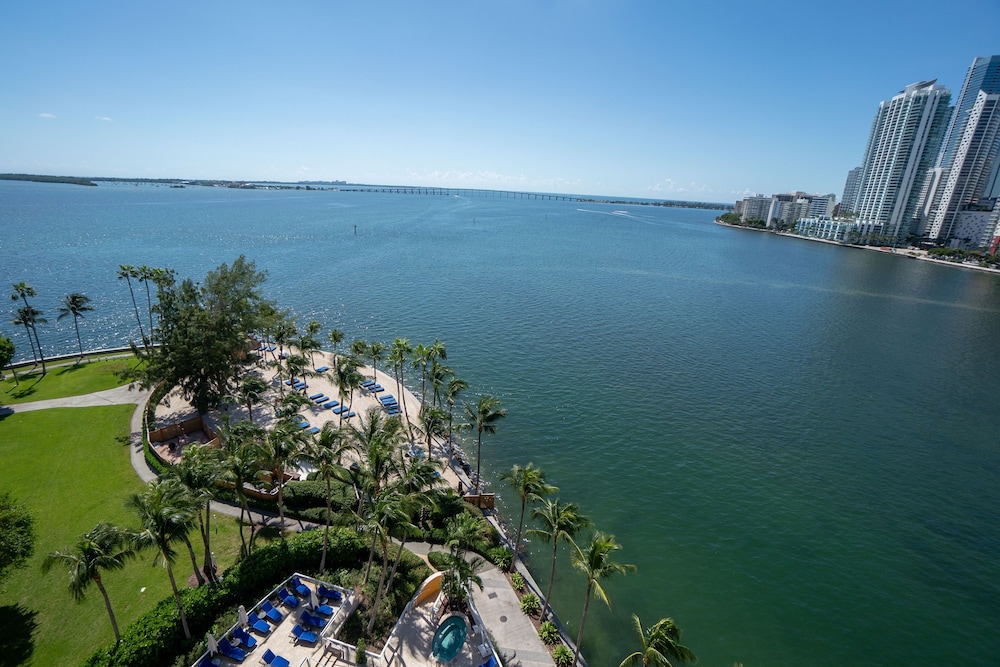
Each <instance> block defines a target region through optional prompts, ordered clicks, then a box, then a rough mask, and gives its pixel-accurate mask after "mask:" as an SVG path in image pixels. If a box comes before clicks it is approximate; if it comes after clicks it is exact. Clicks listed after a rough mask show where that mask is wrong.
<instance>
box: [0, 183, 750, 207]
mask: <svg viewBox="0 0 1000 667" xmlns="http://www.w3.org/2000/svg"><path fill="white" fill-rule="evenodd" d="M0 180H4V181H33V182H36V183H70V184H72V185H97V184H98V183H135V184H145V185H167V186H170V187H173V188H183V187H187V186H203V187H212V188H236V189H239V190H330V189H337V190H345V189H346V191H348V192H390V193H395V194H421V195H438V196H445V197H450V196H453V195H460V196H494V197H499V198H504V199H550V200H560V201H571V202H577V203H581V204H615V205H617V206H666V207H668V208H700V209H706V210H711V211H732V210H733V205H732V204H722V203H718V202H701V201H680V200H669V199H667V200H653V199H611V198H607V199H602V198H600V197H583V196H580V195H559V194H549V193H541V192H517V191H508V190H489V189H479V188H441V187H426V186H416V185H367V184H351V183H348V182H347V181H297V182H295V183H282V182H279V181H275V182H270V181H213V180H203V179H197V180H190V179H182V178H111V177H90V178H81V177H77V176H37V175H33V174H0ZM345 186H346V187H345Z"/></svg>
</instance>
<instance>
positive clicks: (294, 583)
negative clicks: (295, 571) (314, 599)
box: [288, 577, 309, 598]
mask: <svg viewBox="0 0 1000 667" xmlns="http://www.w3.org/2000/svg"><path fill="white" fill-rule="evenodd" d="M288 583H289V585H291V587H292V588H294V589H295V592H296V593H297V594H299V595H301V596H302V597H304V598H307V597H309V587H308V586H306V585H305V584H303V583H302V580H301V579H299V578H298V577H292V578H291V579H290V580H289V582H288Z"/></svg>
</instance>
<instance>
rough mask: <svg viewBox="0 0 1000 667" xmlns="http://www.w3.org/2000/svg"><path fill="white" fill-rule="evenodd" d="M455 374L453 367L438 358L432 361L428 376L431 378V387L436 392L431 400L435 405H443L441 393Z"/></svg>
mask: <svg viewBox="0 0 1000 667" xmlns="http://www.w3.org/2000/svg"><path fill="white" fill-rule="evenodd" d="M452 375H453V373H452V372H451V369H450V368H448V367H447V366H445V365H444V364H442V363H440V362H439V361H438V360H437V359H434V360H433V361H432V362H431V370H430V373H429V374H428V376H427V379H428V380H430V383H431V389H433V390H434V394H433V396H432V398H431V402H432V403H433V404H434V405H437V406H440V405H441V394H443V393H444V391H445V386H446V385H447V383H448V378H450V377H451V376H452Z"/></svg>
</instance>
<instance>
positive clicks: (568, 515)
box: [528, 498, 591, 619]
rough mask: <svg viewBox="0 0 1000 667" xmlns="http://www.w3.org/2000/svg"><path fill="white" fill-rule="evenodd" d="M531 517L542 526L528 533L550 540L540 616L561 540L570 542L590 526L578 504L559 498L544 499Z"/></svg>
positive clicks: (544, 610)
mask: <svg viewBox="0 0 1000 667" xmlns="http://www.w3.org/2000/svg"><path fill="white" fill-rule="evenodd" d="M531 515H532V517H534V518H535V519H538V520H539V521H541V523H542V528H532V529H530V530H528V534H529V535H535V536H537V537H539V538H541V540H542V541H543V542H545V543H546V544H548V543H549V542H552V571H551V572H550V573H549V588H548V590H547V591H546V592H545V598H544V599H543V600H542V618H543V619H544V618H545V613H546V611H547V610H548V604H549V599H550V598H551V596H552V584H553V582H554V581H555V580H556V556H557V555H558V554H559V543H560V542H561V541H564V540H565V541H568V542H572V541H573V538H574V537H576V534H577V533H578V532H580V531H581V530H583V529H584V528H589V527H590V526H591V522H590V519H588V518H587V517H585V516H584V515H582V514H580V506H579V505H577V504H576V503H566V504H565V505H563V504H562V503H561V502H559V499H558V498H556V499H555V500H550V499H546V500H545V504H544V505H542V506H541V507H536V508H534V509H533V510H532V511H531Z"/></svg>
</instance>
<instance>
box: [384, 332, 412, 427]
mask: <svg viewBox="0 0 1000 667" xmlns="http://www.w3.org/2000/svg"><path fill="white" fill-rule="evenodd" d="M412 351H413V348H412V347H410V342H409V341H408V340H406V339H405V338H397V339H396V340H394V341H393V342H392V348H391V349H390V351H389V363H390V364H392V370H393V374H394V375H395V376H396V393H397V394H399V400H400V401H402V402H403V418H404V419H405V420H406V428H407V429H409V428H410V413H409V411H408V410H407V409H406V385H405V383H404V379H405V378H404V377H403V369H404V368H405V367H406V362H407V360H409V358H410V352H412ZM410 437H411V438H412V437H413V434H412V433H411V434H410Z"/></svg>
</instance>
